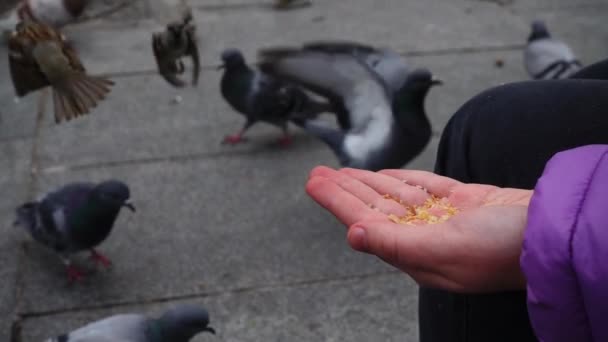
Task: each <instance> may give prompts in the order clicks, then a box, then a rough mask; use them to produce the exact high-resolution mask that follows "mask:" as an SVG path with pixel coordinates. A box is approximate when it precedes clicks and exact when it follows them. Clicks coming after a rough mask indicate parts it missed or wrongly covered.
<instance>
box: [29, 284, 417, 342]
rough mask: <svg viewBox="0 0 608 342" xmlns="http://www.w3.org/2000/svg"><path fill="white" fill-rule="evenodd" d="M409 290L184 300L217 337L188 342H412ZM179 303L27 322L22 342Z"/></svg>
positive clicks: (313, 288)
mask: <svg viewBox="0 0 608 342" xmlns="http://www.w3.org/2000/svg"><path fill="white" fill-rule="evenodd" d="M414 290H415V286H414V283H413V282H412V281H411V280H409V279H408V278H406V277H405V276H403V275H402V274H398V273H397V274H387V275H379V276H377V277H374V278H361V279H352V280H340V281H334V282H321V283H314V284H308V285H306V284H300V285H293V286H289V287H278V288H262V289H252V290H248V291H243V292H232V293H225V294H219V295H214V296H210V297H206V298H196V299H192V300H190V302H192V303H198V304H200V305H203V306H204V307H206V308H207V309H208V310H209V312H210V317H211V326H213V327H214V328H215V329H216V330H217V331H218V336H217V337H213V336H210V335H200V336H199V337H197V338H196V339H194V341H196V342H202V341H214V340H218V339H219V340H222V341H354V342H356V341H408V342H413V341H417V340H418V331H417V330H418V328H417V322H416V320H415V319H410V317H415V311H416V305H417V304H416V303H417V300H416V297H415V295H413V293H415V292H414ZM176 303H178V301H172V302H170V303H163V304H153V305H136V306H127V307H120V308H113V309H109V310H108V309H104V310H90V311H88V310H87V311H78V312H69V313H63V314H57V315H50V316H45V317H39V318H38V317H37V318H33V319H28V320H27V321H26V322H25V325H24V329H23V330H24V339H23V341H24V342H34V341H41V340H43V339H44V338H46V337H49V336H51V335H54V334H57V333H62V332H64V331H68V330H71V329H74V328H75V327H79V326H81V325H83V324H85V323H87V322H90V321H93V320H97V319H100V318H102V317H105V316H107V315H111V314H117V313H124V312H144V313H146V314H149V315H150V316H155V315H158V314H159V313H160V312H162V311H164V310H165V309H166V308H168V307H171V306H172V305H175V304H176Z"/></svg>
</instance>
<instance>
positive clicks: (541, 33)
mask: <svg viewBox="0 0 608 342" xmlns="http://www.w3.org/2000/svg"><path fill="white" fill-rule="evenodd" d="M524 65H525V67H526V71H527V72H528V74H529V75H530V77H532V78H533V79H537V80H554V79H562V78H567V77H568V76H570V75H571V74H573V73H575V72H576V71H578V70H579V69H580V68H581V63H580V62H579V61H578V60H577V58H576V56H575V55H574V53H573V52H572V50H571V49H570V47H569V46H568V45H566V43H564V42H562V41H560V40H557V39H555V38H552V37H551V34H550V33H549V30H548V29H547V26H546V25H545V23H544V22H543V21H540V20H535V21H534V22H533V23H532V32H531V33H530V36H529V37H528V43H527V44H526V48H525V50H524Z"/></svg>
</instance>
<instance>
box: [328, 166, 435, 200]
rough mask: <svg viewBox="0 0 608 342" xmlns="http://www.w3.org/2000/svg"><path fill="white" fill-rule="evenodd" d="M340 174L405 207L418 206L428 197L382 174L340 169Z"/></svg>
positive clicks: (413, 187) (420, 191) (421, 190)
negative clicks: (387, 196)
mask: <svg viewBox="0 0 608 342" xmlns="http://www.w3.org/2000/svg"><path fill="white" fill-rule="evenodd" d="M340 172H341V173H344V174H347V175H349V176H351V177H353V178H355V179H357V180H359V181H360V182H362V183H364V184H366V185H368V186H369V187H370V188H372V189H374V191H376V192H377V193H378V194H380V195H381V196H384V195H389V196H391V197H393V198H395V199H397V200H399V201H401V202H402V203H404V204H407V205H420V204H422V203H424V201H425V200H426V199H427V198H428V197H429V194H428V193H427V192H426V191H425V190H423V189H420V188H417V187H415V186H412V185H410V184H405V183H403V182H402V181H400V180H398V179H396V178H394V177H391V176H387V175H384V174H382V173H378V172H371V171H366V170H359V169H342V170H340Z"/></svg>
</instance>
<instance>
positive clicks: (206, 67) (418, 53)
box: [97, 43, 526, 78]
mask: <svg viewBox="0 0 608 342" xmlns="http://www.w3.org/2000/svg"><path fill="white" fill-rule="evenodd" d="M525 47H526V44H521V43H517V44H504V45H485V46H484V45H481V46H465V47H455V48H444V49H435V50H413V51H404V52H399V54H400V55H402V56H404V57H422V56H445V55H456V54H475V53H484V52H499V51H518V50H523V49H524V48H525ZM220 66H221V64H203V65H201V70H202V71H213V72H219V71H218V68H219V67H220ZM157 73H158V69H152V68H150V69H140V70H129V71H115V72H106V73H101V74H98V75H97V76H103V77H110V78H121V77H137V76H148V75H154V74H157Z"/></svg>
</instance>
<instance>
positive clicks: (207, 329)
mask: <svg viewBox="0 0 608 342" xmlns="http://www.w3.org/2000/svg"><path fill="white" fill-rule="evenodd" d="M203 331H206V332H208V333H210V334H213V335H215V329H213V328H212V327H206V328H205V329H203Z"/></svg>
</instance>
